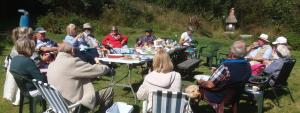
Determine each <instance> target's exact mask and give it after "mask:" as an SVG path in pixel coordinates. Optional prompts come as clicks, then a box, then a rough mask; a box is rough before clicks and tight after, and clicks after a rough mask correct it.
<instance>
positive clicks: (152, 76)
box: [137, 71, 181, 100]
mask: <svg viewBox="0 0 300 113" xmlns="http://www.w3.org/2000/svg"><path fill="white" fill-rule="evenodd" d="M180 89H181V75H180V74H179V73H178V72H175V71H171V72H169V73H158V72H156V71H153V72H151V73H149V74H148V75H146V77H145V79H144V82H143V84H142V85H141V86H140V88H139V90H138V91H137V97H138V99H140V100H145V99H147V97H148V94H149V93H150V92H151V91H156V90H161V91H175V92H180Z"/></svg>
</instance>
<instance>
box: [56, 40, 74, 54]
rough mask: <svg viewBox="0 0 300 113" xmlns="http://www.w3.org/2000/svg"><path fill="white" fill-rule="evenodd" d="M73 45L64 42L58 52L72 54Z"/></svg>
mask: <svg viewBox="0 0 300 113" xmlns="http://www.w3.org/2000/svg"><path fill="white" fill-rule="evenodd" d="M72 49H73V45H72V44H70V43H68V42H63V43H60V44H59V47H58V52H65V53H69V54H72Z"/></svg>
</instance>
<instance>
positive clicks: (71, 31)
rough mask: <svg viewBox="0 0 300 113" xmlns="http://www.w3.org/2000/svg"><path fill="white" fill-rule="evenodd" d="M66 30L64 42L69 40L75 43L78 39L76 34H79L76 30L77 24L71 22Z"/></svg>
mask: <svg viewBox="0 0 300 113" xmlns="http://www.w3.org/2000/svg"><path fill="white" fill-rule="evenodd" d="M66 32H67V36H66V37H65V39H64V42H69V43H70V44H74V43H75V41H76V38H75V37H76V35H77V32H76V25H75V24H72V23H71V24H69V25H68V26H67V27H66Z"/></svg>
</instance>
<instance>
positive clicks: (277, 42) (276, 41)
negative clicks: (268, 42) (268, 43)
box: [272, 36, 287, 45]
mask: <svg viewBox="0 0 300 113" xmlns="http://www.w3.org/2000/svg"><path fill="white" fill-rule="evenodd" d="M286 43H287V39H286V38H285V37H283V36H280V37H278V38H277V39H276V40H275V41H274V42H272V44H274V45H275V44H286Z"/></svg>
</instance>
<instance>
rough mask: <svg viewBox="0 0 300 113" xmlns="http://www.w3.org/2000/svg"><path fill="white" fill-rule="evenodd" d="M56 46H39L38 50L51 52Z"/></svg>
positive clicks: (55, 49)
mask: <svg viewBox="0 0 300 113" xmlns="http://www.w3.org/2000/svg"><path fill="white" fill-rule="evenodd" d="M57 49H58V48H57V47H40V49H39V50H40V51H43V52H52V51H57Z"/></svg>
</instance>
